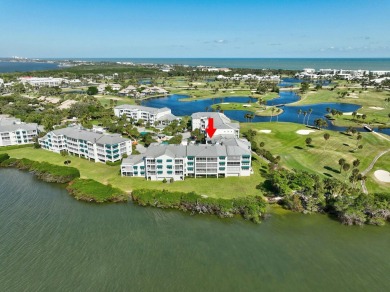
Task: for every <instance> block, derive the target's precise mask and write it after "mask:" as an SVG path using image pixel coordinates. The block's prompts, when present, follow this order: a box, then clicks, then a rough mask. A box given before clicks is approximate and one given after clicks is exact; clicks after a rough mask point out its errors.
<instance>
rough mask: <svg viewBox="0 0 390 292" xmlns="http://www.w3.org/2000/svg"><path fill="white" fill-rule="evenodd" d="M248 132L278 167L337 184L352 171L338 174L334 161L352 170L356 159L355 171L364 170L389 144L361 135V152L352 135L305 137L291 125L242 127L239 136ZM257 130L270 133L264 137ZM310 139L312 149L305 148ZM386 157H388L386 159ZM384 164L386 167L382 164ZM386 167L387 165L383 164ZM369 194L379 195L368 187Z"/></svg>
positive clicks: (373, 186) (298, 127) (374, 186)
mask: <svg viewBox="0 0 390 292" xmlns="http://www.w3.org/2000/svg"><path fill="white" fill-rule="evenodd" d="M249 129H253V130H256V131H258V133H257V135H256V137H255V141H256V142H257V143H258V144H259V143H260V142H264V143H265V147H264V148H265V149H267V150H271V152H272V154H274V155H279V156H280V157H281V161H280V165H281V166H283V167H286V168H288V169H300V170H306V171H308V172H314V173H317V174H319V175H321V176H327V177H334V178H337V179H339V180H341V181H345V180H347V181H348V178H347V177H349V176H350V173H351V171H352V167H351V169H350V170H349V171H347V172H344V171H342V172H341V173H340V166H339V164H338V161H339V159H340V158H344V159H345V160H346V162H347V163H349V164H350V165H351V166H352V162H353V161H354V160H356V159H359V160H360V165H359V167H358V168H359V169H360V170H361V171H362V170H364V169H366V168H367V167H368V166H369V165H370V163H371V162H372V160H373V159H374V157H375V156H376V155H377V154H379V153H380V152H382V151H384V150H386V149H388V148H389V147H390V142H389V141H387V140H385V139H382V138H380V137H378V136H377V135H374V134H373V133H368V132H367V133H361V135H362V140H360V141H359V144H361V145H363V149H361V150H356V148H357V142H358V141H357V139H356V137H357V136H356V135H354V136H353V135H346V134H343V133H339V132H334V131H326V130H321V131H319V130H316V131H315V132H313V133H310V134H309V135H300V134H298V133H296V131H298V130H303V129H305V130H307V129H308V128H306V127H305V126H303V125H297V124H293V123H282V122H279V123H275V122H274V123H242V124H241V133H245V132H246V131H248V130H249ZM260 130H271V133H269V134H266V133H262V132H260ZM325 133H329V135H330V139H329V140H328V141H325V139H324V137H323V136H324V134H325ZM308 137H310V138H312V143H311V144H312V145H311V146H306V142H305V140H306V138H308ZM387 157H388V156H387ZM381 161H384V163H385V164H386V161H385V160H382V159H381ZM387 167H389V163H388V162H387ZM368 191H369V192H381V191H383V189H382V187H380V186H379V185H378V184H374V183H372V184H369V185H368Z"/></svg>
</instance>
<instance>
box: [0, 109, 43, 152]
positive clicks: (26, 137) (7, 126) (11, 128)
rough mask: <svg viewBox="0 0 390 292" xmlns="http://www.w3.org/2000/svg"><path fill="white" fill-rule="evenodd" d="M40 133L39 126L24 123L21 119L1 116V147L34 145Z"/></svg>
mask: <svg viewBox="0 0 390 292" xmlns="http://www.w3.org/2000/svg"><path fill="white" fill-rule="evenodd" d="M38 132H39V129H38V125H37V124H34V123H30V124H27V123H22V122H21V121H20V119H16V118H10V117H8V116H4V115H0V146H10V145H22V144H32V143H34V138H36V137H37V136H38Z"/></svg>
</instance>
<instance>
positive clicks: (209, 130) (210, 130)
mask: <svg viewBox="0 0 390 292" xmlns="http://www.w3.org/2000/svg"><path fill="white" fill-rule="evenodd" d="M216 130H217V129H216V128H214V119H213V118H209V124H208V126H207V129H206V132H207V134H208V135H209V137H210V139H211V138H213V136H214V133H215V131H216Z"/></svg>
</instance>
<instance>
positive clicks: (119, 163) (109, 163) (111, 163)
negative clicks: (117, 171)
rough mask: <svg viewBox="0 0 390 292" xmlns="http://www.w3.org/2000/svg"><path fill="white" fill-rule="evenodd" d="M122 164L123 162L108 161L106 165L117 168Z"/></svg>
mask: <svg viewBox="0 0 390 292" xmlns="http://www.w3.org/2000/svg"><path fill="white" fill-rule="evenodd" d="M121 163H122V161H121V160H118V161H115V162H111V161H106V164H107V165H109V166H117V165H121Z"/></svg>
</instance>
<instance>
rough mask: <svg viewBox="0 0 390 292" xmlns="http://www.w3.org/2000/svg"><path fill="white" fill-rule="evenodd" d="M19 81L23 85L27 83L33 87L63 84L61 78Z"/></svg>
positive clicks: (22, 79)
mask: <svg viewBox="0 0 390 292" xmlns="http://www.w3.org/2000/svg"><path fill="white" fill-rule="evenodd" d="M19 81H20V82H22V83H23V84H25V83H28V84H30V85H31V86H34V87H41V86H48V87H55V86H61V84H62V82H65V79H63V78H53V77H30V76H28V77H20V78H19Z"/></svg>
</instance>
